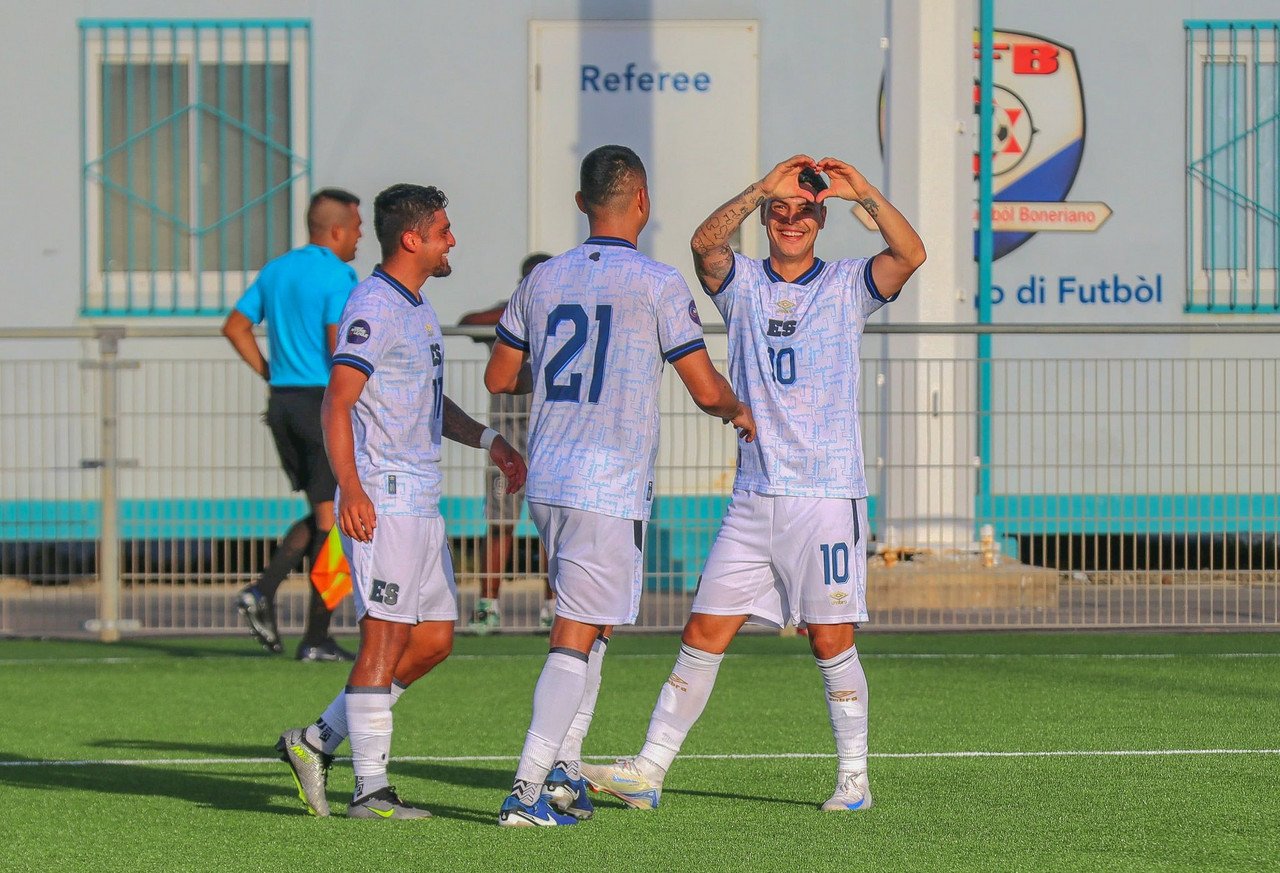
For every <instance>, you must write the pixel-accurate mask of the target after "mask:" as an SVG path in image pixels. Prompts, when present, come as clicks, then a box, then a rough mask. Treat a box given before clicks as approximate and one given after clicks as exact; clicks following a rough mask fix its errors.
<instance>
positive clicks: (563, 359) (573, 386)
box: [542, 303, 613, 403]
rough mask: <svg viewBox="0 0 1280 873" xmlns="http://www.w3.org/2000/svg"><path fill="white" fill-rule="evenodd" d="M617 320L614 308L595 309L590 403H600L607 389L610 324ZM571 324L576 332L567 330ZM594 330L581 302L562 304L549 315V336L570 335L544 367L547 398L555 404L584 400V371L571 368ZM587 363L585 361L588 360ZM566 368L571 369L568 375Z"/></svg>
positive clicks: (588, 394) (601, 306) (600, 307)
mask: <svg viewBox="0 0 1280 873" xmlns="http://www.w3.org/2000/svg"><path fill="white" fill-rule="evenodd" d="M612 322H613V307H612V306H608V305H603V304H602V305H600V306H597V307H596V311H595V330H596V349H595V354H594V355H592V360H591V363H590V370H591V382H590V385H589V387H588V389H587V402H588V403H598V402H599V401H600V392H601V390H603V388H604V370H605V360H606V357H607V355H608V351H609V327H610V325H611V323H612ZM565 326H571V328H572V332H569V331H568V330H563V328H564V327H565ZM591 330H592V324H591V319H589V318H588V317H587V311H586V310H585V309H583V308H582V307H581V306H580V305H578V304H577V303H561V304H560V305H559V306H557V307H556V308H555V309H553V310H551V312H550V313H549V314H548V315H547V336H548V337H556V338H557V339H558V338H559V337H560V336H562V335H567V336H568V339H567V340H566V341H565V344H564V345H562V346H561V347H560V350H559V351H558V352H556V353H555V354H554V355H552V356H551V358H550V360H548V361H547V365H546V366H545V367H544V368H543V374H542V377H543V380H544V382H545V383H546V387H547V400H548V401H550V402H552V403H557V402H568V403H581V402H582V377H583V373H582V372H575V371H573V370H570V368H571V367H572V366H573V365H574V363H575V362H576V361H577V359H578V357H579V356H580V355H581V354H582V350H583V349H584V348H586V345H587V339H588V337H589V336H590V331H591ZM584 363H585V362H584ZM566 370H570V371H569V373H568V374H567V378H565V377H566V373H565V371H566Z"/></svg>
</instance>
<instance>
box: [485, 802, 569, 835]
mask: <svg viewBox="0 0 1280 873" xmlns="http://www.w3.org/2000/svg"><path fill="white" fill-rule="evenodd" d="M577 823H578V820H577V819H576V818H574V817H573V816H571V815H563V814H561V813H558V812H556V811H555V810H554V809H552V808H551V804H549V803H547V796H546V795H545V794H542V795H539V796H538V799H537V801H535V802H534V803H531V804H524V803H521V802H520V798H519V797H517V796H516V795H515V794H508V795H507V799H506V800H504V801H502V809H500V810H499V811H498V824H499V825H501V826H502V827H504V828H550V827H557V826H559V825H572V824H577Z"/></svg>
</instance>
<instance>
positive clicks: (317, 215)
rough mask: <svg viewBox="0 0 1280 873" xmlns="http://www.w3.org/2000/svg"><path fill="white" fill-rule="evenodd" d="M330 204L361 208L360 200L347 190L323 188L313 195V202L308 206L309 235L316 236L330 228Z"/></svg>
mask: <svg viewBox="0 0 1280 873" xmlns="http://www.w3.org/2000/svg"><path fill="white" fill-rule="evenodd" d="M330 203H341V204H342V205H343V206H359V205H360V198H359V197H357V196H356V195H354V194H352V193H351V192H350V191H348V190H346V189H345V188H321V189H320V190H319V191H317V192H316V193H314V194H312V195H311V202H310V203H308V204H307V233H309V234H312V235H315V234H317V233H320V232H321V231H324V230H326V229H327V228H328V226H329V223H330V220H331V218H332V212H331V211H330V210H328V209H326V207H327V206H328V205H329V204H330Z"/></svg>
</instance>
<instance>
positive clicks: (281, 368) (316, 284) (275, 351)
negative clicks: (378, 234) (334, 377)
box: [236, 243, 357, 388]
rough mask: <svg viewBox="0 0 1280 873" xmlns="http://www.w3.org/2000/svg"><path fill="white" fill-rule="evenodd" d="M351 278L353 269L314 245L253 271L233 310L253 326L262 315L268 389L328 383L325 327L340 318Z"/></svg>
mask: <svg viewBox="0 0 1280 873" xmlns="http://www.w3.org/2000/svg"><path fill="white" fill-rule="evenodd" d="M356 282H357V278H356V271H355V270H353V269H351V267H350V266H349V265H348V264H344V263H343V262H342V261H341V260H340V259H339V258H338V256H337V255H335V254H334V253H333V252H332V251H330V250H329V249H327V248H325V247H324V246H318V245H315V244H314V243H312V244H308V245H305V246H303V247H302V248H298V249H294V250H293V251H291V252H286V253H285V254H283V255H281V256H280V257H278V258H276V259H274V260H272V261H268V262H267V265H266V266H265V267H263V268H262V271H261V272H259V273H258V278H257V279H255V280H254V282H253V284H252V285H250V286H249V287H248V289H247V290H246V291H245V292H244V296H243V297H241V298H240V302H238V303H237V304H236V310H237V311H238V312H240V313H241V314H242V315H244V316H245V317H246V318H248V319H249V320H250V321H252V322H253V323H254V324H261V323H262V321H263V319H266V322H267V342H268V344H269V347H270V351H269V353H268V357H269V359H270V362H271V380H270V381H271V385H272V386H273V387H276V388H297V387H314V386H319V387H323V386H325V385H327V384H329V345H328V341H327V339H326V336H325V327H326V326H327V325H330V324H338V323H339V322H340V321H341V320H342V308H343V307H344V306H346V304H347V297H348V296H349V295H350V294H351V289H353V288H355V286H356Z"/></svg>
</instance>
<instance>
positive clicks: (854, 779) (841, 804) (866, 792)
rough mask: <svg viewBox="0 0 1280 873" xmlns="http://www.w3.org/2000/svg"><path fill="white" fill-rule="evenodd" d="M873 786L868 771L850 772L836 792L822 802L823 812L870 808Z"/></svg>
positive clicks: (837, 786)
mask: <svg viewBox="0 0 1280 873" xmlns="http://www.w3.org/2000/svg"><path fill="white" fill-rule="evenodd" d="M871 806H872V803H871V786H870V785H869V784H868V782H867V774H866V773H850V774H849V775H848V776H846V777H845V778H844V780H843V781H841V782H840V783H839V784H838V785H836V793H835V794H833V795H831V797H830V798H829V799H828V800H827V802H826V803H824V804H822V811H823V812H848V811H850V810H859V811H861V810H864V809H870V808H871Z"/></svg>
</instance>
